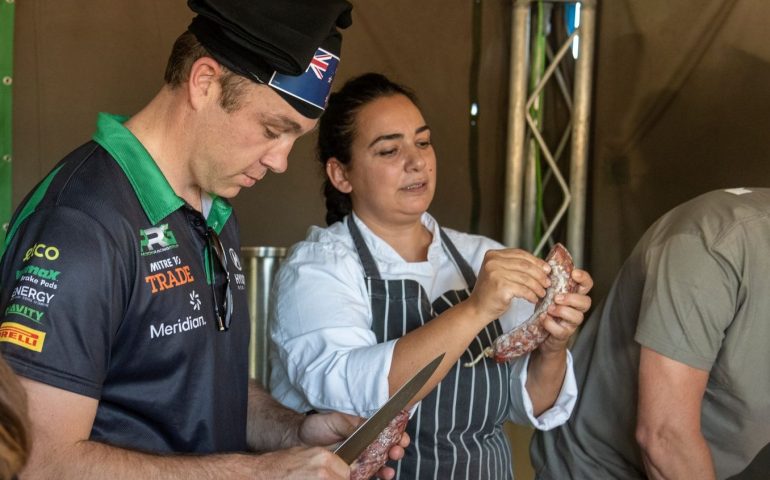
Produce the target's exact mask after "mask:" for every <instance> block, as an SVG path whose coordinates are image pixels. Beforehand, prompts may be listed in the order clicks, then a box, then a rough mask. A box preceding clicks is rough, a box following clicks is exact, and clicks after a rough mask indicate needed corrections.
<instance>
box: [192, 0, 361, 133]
mask: <svg viewBox="0 0 770 480" xmlns="http://www.w3.org/2000/svg"><path fill="white" fill-rule="evenodd" d="M187 4H188V5H189V7H190V8H191V9H192V10H193V11H194V12H196V13H197V14H198V15H196V16H195V18H193V21H192V23H191V24H190V26H189V28H188V29H189V30H190V32H192V33H193V35H195V36H196V38H197V39H198V41H199V42H201V44H202V45H203V46H204V47H205V48H206V50H208V52H209V53H210V54H211V55H212V56H213V57H214V58H215V59H216V60H217V61H218V62H220V63H221V64H222V65H224V66H225V67H227V68H229V69H230V70H232V71H234V72H236V73H239V74H241V75H243V76H245V77H247V78H251V79H252V80H254V81H256V82H258V83H263V84H266V85H269V86H270V87H272V88H273V89H274V90H275V91H276V92H278V94H279V95H281V96H282V97H283V98H284V99H285V100H286V101H287V102H289V104H290V105H291V106H292V107H294V109H296V110H297V111H298V112H299V113H301V114H302V115H304V116H306V117H308V118H318V117H319V116H321V113H323V110H324V108H326V102H327V100H328V98H329V92H330V91H331V84H332V80H333V79H334V74H335V72H336V70H337V65H338V64H339V55H340V49H341V47H342V35H341V34H340V32H339V31H338V30H337V27H339V28H347V27H348V26H350V24H351V23H352V19H351V16H350V11H351V9H352V8H353V7H352V6H351V5H350V3H348V2H347V1H346V0H188V1H187Z"/></svg>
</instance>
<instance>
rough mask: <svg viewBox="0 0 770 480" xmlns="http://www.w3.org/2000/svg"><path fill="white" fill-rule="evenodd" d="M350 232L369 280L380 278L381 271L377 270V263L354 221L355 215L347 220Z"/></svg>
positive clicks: (351, 215)
mask: <svg viewBox="0 0 770 480" xmlns="http://www.w3.org/2000/svg"><path fill="white" fill-rule="evenodd" d="M347 224H348V230H349V231H350V236H351V237H353V243H354V244H355V246H356V250H358V257H359V258H360V259H361V264H363V266H364V273H365V274H366V276H367V277H369V278H380V269H379V268H377V263H376V262H375V261H374V257H373V256H372V252H370V251H369V247H367V246H366V242H365V241H364V237H363V235H361V230H359V229H358V225H356V222H355V220H353V214H352V213H351V214H350V215H348V219H347Z"/></svg>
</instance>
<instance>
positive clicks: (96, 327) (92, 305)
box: [0, 207, 127, 398]
mask: <svg viewBox="0 0 770 480" xmlns="http://www.w3.org/2000/svg"><path fill="white" fill-rule="evenodd" d="M116 250H117V249H116V247H115V244H114V241H113V239H112V236H111V234H110V232H107V231H106V230H105V229H104V228H103V227H102V226H101V225H100V224H99V223H98V222H96V221H95V220H93V219H92V218H91V217H89V216H87V215H85V214H83V213H82V212H79V211H77V210H74V209H71V208H65V207H55V208H51V209H46V210H43V211H42V212H36V213H35V214H33V215H32V216H30V217H29V218H28V219H27V220H26V221H25V223H24V224H23V225H22V228H21V229H20V230H19V231H18V232H17V233H16V235H15V236H14V237H13V238H12V239H11V242H10V244H9V248H8V250H7V251H6V252H5V255H4V257H3V260H2V264H1V265H2V267H1V268H2V287H0V305H3V309H2V312H1V313H0V315H2V317H0V319H1V320H2V326H1V327H0V328H1V329H2V332H0V351H2V354H3V356H4V357H5V359H6V360H7V361H8V363H10V364H11V365H12V366H13V368H14V370H15V371H16V372H17V373H18V374H20V375H22V376H25V377H28V378H30V379H32V380H36V381H39V382H42V383H45V384H48V385H52V386H55V387H57V388H62V389H64V390H68V391H72V392H76V393H79V394H83V395H87V396H90V397H93V398H99V396H100V392H101V385H102V382H103V380H104V378H105V376H106V374H107V365H108V361H109V358H110V345H111V343H112V338H113V337H114V332H115V331H116V329H117V328H118V327H119V324H120V321H121V319H122V314H123V310H124V308H123V305H124V298H123V295H124V292H126V291H127V288H126V285H125V284H123V285H121V283H122V282H125V281H126V280H125V279H126V275H125V272H126V269H125V267H124V264H123V261H122V259H121V258H119V256H118V255H117V253H116Z"/></svg>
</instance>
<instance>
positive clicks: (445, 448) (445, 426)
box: [347, 217, 513, 480]
mask: <svg viewBox="0 0 770 480" xmlns="http://www.w3.org/2000/svg"><path fill="white" fill-rule="evenodd" d="M347 225H348V228H349V230H350V234H351V236H352V237H353V241H354V242H355V245H356V249H357V250H358V255H359V257H360V259H361V262H362V264H363V266H364V271H365V281H366V286H367V290H368V292H369V299H370V302H371V306H372V315H373V318H372V330H373V331H374V333H375V335H376V336H377V341H378V342H385V341H387V340H391V339H397V338H400V337H402V336H404V335H405V334H407V333H408V332H410V331H412V330H414V329H416V328H419V327H421V326H422V325H425V324H426V323H427V322H429V321H430V320H431V319H433V318H434V317H436V316H437V315H439V314H441V313H442V312H444V311H445V310H447V309H449V308H450V307H452V306H454V305H457V304H458V303H460V302H461V301H463V300H465V299H466V298H468V296H469V295H470V292H471V291H472V290H473V287H474V285H475V283H476V275H475V274H474V273H473V270H472V269H471V268H470V266H469V265H468V263H467V262H466V261H465V259H463V258H462V256H461V255H460V253H459V252H458V251H457V248H456V247H455V246H454V244H453V243H452V242H451V241H450V240H449V237H448V236H447V235H446V234H445V233H444V231H443V230H441V240H442V244H443V247H444V250H445V251H446V252H447V254H448V255H449V256H450V257H451V258H452V260H453V261H454V263H455V265H456V266H457V268H458V270H459V271H460V273H461V274H462V276H463V278H464V279H465V282H466V284H467V288H465V289H463V290H451V291H448V292H446V293H444V294H443V295H441V296H439V297H438V298H437V299H436V300H435V301H434V302H432V303H431V302H430V299H429V298H428V296H427V295H426V293H425V290H424V289H423V288H422V286H421V285H420V284H419V283H418V282H416V281H414V280H408V279H405V280H383V279H381V278H380V273H379V269H378V268H377V264H376V262H375V261H374V258H373V257H372V254H371V252H370V250H369V248H368V247H367V246H366V243H365V242H364V239H363V237H362V236H361V232H360V230H359V229H358V227H357V226H356V224H355V222H354V221H353V220H352V218H351V217H348V220H347ZM501 333H502V329H501V327H500V322H499V321H498V320H495V321H494V322H492V323H490V324H489V325H487V327H486V328H485V329H484V330H482V331H481V332H480V333H479V335H478V336H477V337H476V338H475V339H474V340H473V341H472V342H471V343H470V345H469V346H468V349H467V350H466V351H465V353H464V354H463V355H462V357H460V359H459V360H458V361H457V363H456V364H455V365H454V367H452V369H451V370H450V371H449V373H448V374H447V375H446V377H445V378H444V380H443V381H441V383H439V384H438V385H437V386H436V388H435V389H434V390H433V391H432V392H431V393H430V394H429V395H428V396H427V397H425V398H424V399H423V400H422V402H421V403H420V405H419V406H418V407H417V410H416V411H415V413H414V415H413V416H412V418H411V419H410V420H409V424H408V425H407V430H406V431H407V432H408V433H409V435H410V436H411V438H412V443H411V445H410V446H409V448H407V449H406V455H405V456H404V458H403V459H402V460H401V461H399V462H398V463H396V462H391V463H390V465H391V466H392V467H394V468H395V469H396V472H397V476H396V478H398V479H402V480H413V479H419V480H427V479H435V480H439V479H441V480H445V479H468V480H479V479H490V480H510V479H512V477H513V475H512V473H511V465H512V463H511V462H512V460H511V448H510V445H509V443H508V439H507V437H506V435H505V432H504V431H503V422H504V421H505V420H506V418H507V414H508V411H509V408H510V397H509V395H508V385H509V377H510V368H509V366H508V364H507V363H504V364H497V363H495V362H494V361H493V360H491V359H488V358H485V359H484V361H482V362H479V363H478V364H476V365H475V366H474V367H471V368H467V367H463V365H462V364H463V363H465V362H468V361H471V360H473V359H474V358H475V357H476V356H477V355H478V354H480V353H481V352H482V351H483V349H484V348H485V347H487V346H490V345H491V344H492V341H493V340H494V339H495V338H496V337H497V336H498V335H500V334H501Z"/></svg>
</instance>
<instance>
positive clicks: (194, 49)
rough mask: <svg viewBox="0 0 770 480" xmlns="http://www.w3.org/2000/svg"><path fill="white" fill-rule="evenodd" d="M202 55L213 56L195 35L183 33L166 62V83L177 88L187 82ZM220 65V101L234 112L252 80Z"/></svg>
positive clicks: (164, 77) (223, 106) (229, 111)
mask: <svg viewBox="0 0 770 480" xmlns="http://www.w3.org/2000/svg"><path fill="white" fill-rule="evenodd" d="M201 57H212V55H211V54H210V53H209V52H208V50H206V49H205V48H204V47H203V45H201V44H200V42H199V41H198V39H197V38H195V35H193V34H192V33H190V32H189V31H186V32H184V33H183V34H181V35H180V36H179V37H178V38H177V39H176V41H175V42H174V46H173V47H172V48H171V55H170V56H169V58H168V63H167V64H166V72H165V74H164V75H163V79H164V80H165V82H166V84H167V85H169V86H170V87H171V88H177V87H179V86H180V85H182V84H184V83H185V82H187V80H188V79H189V78H190V70H191V69H192V65H193V63H195V62H196V61H197V60H198V59H199V58H201ZM212 58H213V57H212ZM220 66H221V67H222V75H221V76H220V77H219V84H220V85H221V87H222V98H220V100H219V103H220V105H221V106H222V108H223V109H224V110H225V111H226V112H228V113H232V112H234V111H236V110H238V109H239V108H240V107H241V100H242V98H243V94H244V91H245V90H246V88H245V87H246V85H247V82H250V80H249V79H247V78H245V77H243V76H241V75H238V74H237V73H234V72H232V71H231V70H229V69H228V68H226V67H225V66H224V65H221V64H220Z"/></svg>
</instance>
